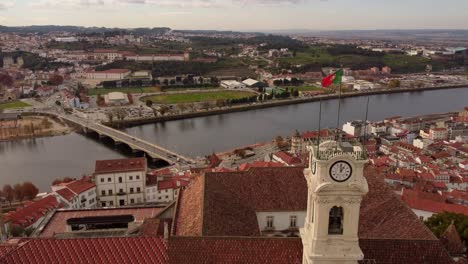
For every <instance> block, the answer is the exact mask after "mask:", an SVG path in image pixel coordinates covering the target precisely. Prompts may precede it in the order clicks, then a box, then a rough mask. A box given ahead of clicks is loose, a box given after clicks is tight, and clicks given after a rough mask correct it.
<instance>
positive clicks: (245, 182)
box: [173, 167, 436, 239]
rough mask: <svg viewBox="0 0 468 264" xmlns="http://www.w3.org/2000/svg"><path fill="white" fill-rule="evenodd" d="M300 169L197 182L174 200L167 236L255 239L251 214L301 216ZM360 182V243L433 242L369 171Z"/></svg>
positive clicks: (303, 188)
mask: <svg viewBox="0 0 468 264" xmlns="http://www.w3.org/2000/svg"><path fill="white" fill-rule="evenodd" d="M303 169H304V168H301V167H281V168H251V169H250V170H248V171H244V172H229V173H206V174H205V175H204V176H203V175H202V176H199V177H197V179H196V181H194V182H193V184H192V185H190V186H189V187H188V188H187V189H185V190H183V191H182V192H181V195H180V196H179V202H178V208H177V211H176V217H175V222H176V227H175V230H173V231H174V232H175V234H176V235H180V236H200V235H204V236H259V235H260V231H259V228H258V222H257V221H258V220H257V216H256V212H258V211H268V210H270V211H271V210H277V211H284V210H286V211H305V210H306V208H307V201H306V199H307V184H306V181H305V178H304V174H303ZM366 178H367V181H368V184H369V190H370V191H369V193H368V194H367V195H366V196H365V197H364V199H363V202H362V204H361V214H360V228H359V237H360V238H379V239H383V238H385V239H436V238H435V237H434V235H433V234H432V233H431V232H430V231H429V230H428V229H427V228H426V227H425V226H424V225H422V224H421V222H420V221H419V219H418V218H417V217H416V216H415V215H414V213H413V212H412V211H411V210H410V209H409V208H408V207H407V206H406V205H405V204H404V203H402V202H401V201H400V200H399V199H398V197H396V196H395V195H394V194H393V192H392V191H391V190H390V189H389V188H388V187H387V186H386V185H385V183H383V181H382V180H380V179H379V178H378V177H375V174H374V173H373V172H372V171H370V172H369V174H368V176H366ZM266 186H268V187H267V188H266ZM240 215H242V217H239V216H240Z"/></svg>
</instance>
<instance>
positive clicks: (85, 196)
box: [52, 176, 97, 209]
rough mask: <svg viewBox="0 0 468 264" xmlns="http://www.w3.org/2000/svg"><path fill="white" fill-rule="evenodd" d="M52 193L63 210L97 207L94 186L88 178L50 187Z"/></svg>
mask: <svg viewBox="0 0 468 264" xmlns="http://www.w3.org/2000/svg"><path fill="white" fill-rule="evenodd" d="M52 192H53V194H54V195H55V196H56V197H57V199H58V200H59V201H60V202H61V203H63V204H64V205H65V206H64V208H70V209H72V208H73V209H80V208H95V207H96V206H97V196H96V184H94V183H93V182H91V178H90V177H86V176H85V177H83V178H81V179H79V180H74V181H71V182H67V183H60V184H57V185H52Z"/></svg>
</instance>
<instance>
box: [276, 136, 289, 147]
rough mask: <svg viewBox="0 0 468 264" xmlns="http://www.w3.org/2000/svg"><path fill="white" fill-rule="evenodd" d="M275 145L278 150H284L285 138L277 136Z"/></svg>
mask: <svg viewBox="0 0 468 264" xmlns="http://www.w3.org/2000/svg"><path fill="white" fill-rule="evenodd" d="M275 143H276V146H277V147H278V148H283V147H284V145H285V144H286V142H285V141H284V138H283V137H282V136H277V137H276V138H275Z"/></svg>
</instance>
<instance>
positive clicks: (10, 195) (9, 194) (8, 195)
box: [2, 184, 15, 205]
mask: <svg viewBox="0 0 468 264" xmlns="http://www.w3.org/2000/svg"><path fill="white" fill-rule="evenodd" d="M2 193H3V195H4V197H5V199H6V200H7V201H8V202H9V203H10V205H11V203H12V202H13V200H14V199H15V191H14V190H13V187H11V185H10V184H5V185H3V190H2Z"/></svg>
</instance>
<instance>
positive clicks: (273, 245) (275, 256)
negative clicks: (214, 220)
mask: <svg viewBox="0 0 468 264" xmlns="http://www.w3.org/2000/svg"><path fill="white" fill-rule="evenodd" d="M169 260H170V261H169V262H170V263H171V264H172V263H173V264H185V263H200V264H203V263H204V264H208V263H213V264H214V263H233V264H234V263H239V264H240V263H249V264H263V263H270V264H301V263H302V243H301V240H300V239H298V238H230V237H226V238H221V237H214V238H212V237H203V238H195V237H171V238H170V240H169Z"/></svg>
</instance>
